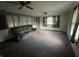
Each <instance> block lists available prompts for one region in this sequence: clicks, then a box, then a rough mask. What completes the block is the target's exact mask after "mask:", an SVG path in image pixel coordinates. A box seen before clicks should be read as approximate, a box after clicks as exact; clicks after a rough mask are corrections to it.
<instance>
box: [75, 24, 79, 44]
mask: <svg viewBox="0 0 79 59" xmlns="http://www.w3.org/2000/svg"><path fill="white" fill-rule="evenodd" d="M78 37H79V25H78V28H77V32H76V35H75V41H76V42H77V41H78Z"/></svg>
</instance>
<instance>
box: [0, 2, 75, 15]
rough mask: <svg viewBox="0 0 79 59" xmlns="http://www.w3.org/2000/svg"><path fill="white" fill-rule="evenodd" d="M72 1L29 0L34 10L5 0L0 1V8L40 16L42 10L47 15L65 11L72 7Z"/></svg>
mask: <svg viewBox="0 0 79 59" xmlns="http://www.w3.org/2000/svg"><path fill="white" fill-rule="evenodd" d="M73 4H74V2H73V1H31V4H29V6H31V7H33V8H34V10H30V9H28V8H22V9H21V10H18V7H20V5H19V4H11V3H6V2H0V9H1V10H5V11H8V12H12V13H21V14H26V15H32V16H42V15H43V13H44V12H47V15H58V14H60V13H62V12H66V11H68V10H70V9H71V8H72V7H73Z"/></svg>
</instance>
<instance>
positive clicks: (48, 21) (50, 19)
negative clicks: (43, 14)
mask: <svg viewBox="0 0 79 59" xmlns="http://www.w3.org/2000/svg"><path fill="white" fill-rule="evenodd" d="M52 19H53V18H52V17H47V24H51V25H52V24H53V20H52Z"/></svg>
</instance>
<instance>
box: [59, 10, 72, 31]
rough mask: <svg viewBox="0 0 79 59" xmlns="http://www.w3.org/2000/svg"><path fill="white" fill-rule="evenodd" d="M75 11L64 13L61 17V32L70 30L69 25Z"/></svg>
mask: <svg viewBox="0 0 79 59" xmlns="http://www.w3.org/2000/svg"><path fill="white" fill-rule="evenodd" d="M72 15H73V11H68V12H66V13H62V14H61V15H60V30H61V31H63V32H66V31H67V28H69V27H68V26H69V25H68V24H69V21H70V20H72Z"/></svg>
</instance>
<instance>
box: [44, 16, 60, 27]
mask: <svg viewBox="0 0 79 59" xmlns="http://www.w3.org/2000/svg"><path fill="white" fill-rule="evenodd" d="M59 20H60V16H50V17H44V18H43V26H45V27H59V22H60V21H59Z"/></svg>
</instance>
